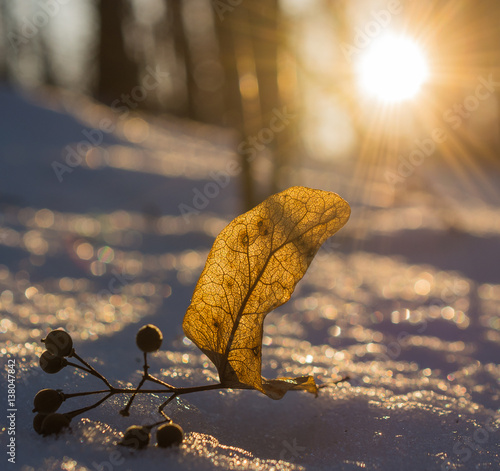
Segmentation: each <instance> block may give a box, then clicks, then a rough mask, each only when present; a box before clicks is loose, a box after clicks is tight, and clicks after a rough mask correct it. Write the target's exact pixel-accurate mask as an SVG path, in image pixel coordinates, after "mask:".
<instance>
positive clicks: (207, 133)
mask: <svg viewBox="0 0 500 471" xmlns="http://www.w3.org/2000/svg"><path fill="white" fill-rule="evenodd" d="M0 100H1V102H2V103H3V104H4V106H3V110H4V111H3V112H2V113H0V133H1V139H0V142H1V152H2V159H1V161H0V185H1V186H0V311H1V313H2V320H1V321H0V351H1V353H2V359H3V361H2V364H3V365H5V366H3V368H2V379H1V381H2V385H1V390H2V392H3V395H4V398H5V396H6V391H7V381H8V376H7V367H6V365H7V358H14V359H16V383H15V384H16V407H17V412H16V435H15V437H16V464H15V466H12V465H10V466H11V467H10V468H9V467H8V466H7V465H9V463H8V462H7V455H6V454H3V457H2V460H4V461H2V469H19V470H23V471H33V470H43V471H55V470H61V469H63V470H66V471H73V470H74V471H85V470H100V469H102V470H120V471H126V470H134V471H135V470H140V469H175V470H213V469H221V470H225V469H238V470H240V469H241V470H253V469H255V470H273V469H274V470H288V469H290V470H302V469H304V470H358V469H368V470H388V471H393V470H394V471H395V470H400V469H406V470H419V471H420V470H429V471H430V470H444V469H457V470H473V469H474V470H475V469H478V470H494V469H499V468H500V447H499V437H500V433H499V429H500V384H499V378H500V366H499V365H498V358H499V357H500V272H499V270H498V266H499V265H498V263H499V262H500V260H499V254H500V251H499V250H498V247H499V236H500V223H499V221H500V217H499V216H500V215H499V210H498V209H497V208H496V206H495V201H494V200H493V199H490V200H488V198H480V197H475V198H473V195H472V193H468V194H467V193H466V189H464V188H463V187H461V186H460V185H458V184H457V182H455V181H454V180H453V178H451V177H450V176H449V175H448V173H446V171H445V170H443V169H441V173H440V174H439V173H438V172H436V168H435V166H434V164H431V163H429V167H428V168H429V171H428V175H427V176H425V175H424V173H423V172H425V169H422V172H421V173H420V174H419V175H415V176H413V177H411V178H412V179H413V180H411V181H412V182H413V183H412V185H413V186H412V185H410V183H411V182H408V185H407V186H406V188H405V190H406V191H401V190H398V191H396V193H394V192H393V191H392V189H391V188H385V189H384V188H383V189H382V190H381V191H380V192H378V193H377V194H376V196H377V202H378V203H377V204H375V203H374V201H373V200H372V201H371V202H370V201H366V200H364V199H363V197H361V196H360V197H356V192H355V191H353V189H356V188H359V185H360V182H357V181H356V180H355V179H354V178H352V179H348V178H342V176H340V177H339V176H335V175H334V174H333V173H331V172H330V173H328V172H325V171H322V172H318V170H317V169H315V168H314V165H313V164H311V165H310V166H309V167H308V168H306V169H304V171H303V173H302V175H303V179H302V180H301V181H300V182H298V183H301V184H304V185H308V186H313V187H321V188H322V189H327V190H332V191H336V192H338V193H339V194H341V195H342V196H344V197H346V199H347V200H348V201H350V202H352V206H353V213H352V218H351V221H350V222H349V223H348V224H347V226H346V228H344V229H343V230H342V231H341V232H340V233H339V234H338V235H336V236H334V237H333V238H332V239H331V240H330V241H328V242H327V243H326V244H325V246H324V248H323V249H322V250H321V251H320V252H319V253H318V255H317V257H316V259H315V260H314V262H313V264H312V265H311V267H310V269H309V271H308V273H307V274H306V276H305V277H304V279H303V280H302V281H301V282H300V283H299V285H298V287H297V289H296V292H295V293H294V295H293V296H292V299H291V300H290V301H289V302H288V303H287V304H285V305H284V306H282V307H280V308H279V309H277V310H276V311H275V312H273V313H271V314H270V315H269V316H268V317H267V319H266V323H265V332H264V348H263V374H264V375H265V376H266V377H269V378H273V377H277V376H294V375H302V374H313V375H314V376H315V378H316V379H317V381H318V383H320V384H324V385H325V386H326V387H324V388H322V389H321V390H320V392H319V395H318V397H314V396H313V395H311V394H308V393H305V392H295V391H292V392H289V393H288V394H287V395H286V396H285V397H284V398H283V399H282V400H280V401H273V400H271V399H269V398H268V397H265V396H264V395H262V394H260V393H258V392H256V391H232V390H226V391H207V392H201V393H196V394H189V395H185V396H183V397H182V398H181V399H178V400H177V401H174V402H173V403H172V404H171V405H169V406H168V408H167V413H168V414H169V415H171V417H172V418H173V420H174V421H175V422H177V423H179V424H180V425H181V426H182V427H183V428H184V430H185V432H186V437H185V441H184V443H183V444H182V445H181V447H180V448H178V449H168V450H164V449H159V448H157V447H155V446H154V442H155V439H154V434H153V437H152V445H151V446H149V447H148V448H147V449H145V450H139V451H130V450H127V449H124V448H123V447H119V446H117V445H116V443H117V442H118V441H119V440H120V437H121V434H122V433H123V432H124V430H125V429H126V428H127V427H128V426H129V425H132V424H146V423H151V422H154V421H156V420H158V414H157V413H156V411H155V409H156V407H157V406H158V405H159V404H161V402H162V397H164V396H161V397H160V396H149V395H147V396H146V395H142V396H138V397H137V398H136V401H135V402H134V406H133V407H132V409H131V416H130V417H128V418H124V417H122V416H120V415H119V413H118V411H119V410H120V409H121V408H122V407H123V406H124V404H125V400H126V398H125V397H123V396H120V395H116V396H114V397H113V398H112V399H111V400H109V401H107V402H106V403H104V404H103V405H101V406H100V407H98V408H97V409H94V410H92V411H89V412H87V413H85V414H83V415H82V416H79V417H77V418H76V419H74V420H73V421H72V425H71V432H68V433H66V434H63V435H61V436H59V437H56V438H54V437H45V438H44V437H41V436H39V435H37V434H36V433H35V432H34V431H33V429H32V420H33V413H32V412H31V409H32V408H33V406H32V400H33V397H34V395H35V394H36V392H37V391H38V390H40V389H43V388H47V387H52V388H61V389H63V391H65V392H76V391H87V390H91V389H97V388H101V387H102V384H101V383H100V382H99V380H97V379H96V378H89V377H88V376H86V375H85V373H83V372H81V371H78V370H75V369H71V368H66V369H64V370H63V371H62V372H60V373H58V374H56V375H46V374H44V373H43V372H42V371H41V370H40V368H39V367H38V356H39V355H40V353H41V352H42V346H41V344H40V342H39V340H40V338H42V337H43V336H44V335H45V334H46V333H47V332H48V331H50V330H51V329H53V328H57V327H62V328H65V329H66V330H68V331H69V332H70V333H71V335H72V336H73V339H74V342H75V346H76V350H77V352H78V353H79V355H80V356H82V357H83V358H85V359H86V360H87V361H89V362H91V364H92V365H94V366H95V367H96V368H97V369H98V370H99V371H100V372H101V373H102V374H104V375H105V376H106V377H107V378H108V379H109V380H110V381H111V382H112V383H113V384H117V385H118V384H119V385H124V386H132V385H134V384H137V383H138V382H139V380H140V377H141V354H140V352H139V350H138V349H137V348H136V346H135V342H134V338H135V333H136V332H137V330H138V328H139V327H140V326H142V325H143V324H145V323H154V324H156V325H158V326H159V327H160V328H161V329H162V331H163V334H164V342H163V347H162V349H161V351H160V352H159V353H157V354H154V355H152V357H151V361H150V363H151V372H152V373H153V374H157V375H158V377H160V378H163V379H164V380H166V381H169V382H171V383H172V384H175V385H178V386H191V385H192V386H195V385H202V384H210V383H211V382H215V381H216V378H217V376H216V370H215V368H214V367H213V365H211V363H210V362H209V361H208V360H207V358H206V357H205V356H204V355H203V354H201V352H199V351H198V350H197V348H196V347H195V346H193V345H192V344H191V343H190V342H189V341H188V340H187V339H185V338H184V336H183V333H182V328H181V323H182V318H183V315H184V312H185V310H186V308H187V306H188V304H189V299H190V296H191V293H192V290H193V288H194V284H195V283H196V280H197V277H198V276H199V274H200V272H201V269H202V268H203V264H204V260H205V257H206V254H207V252H208V250H209V248H210V246H211V243H212V241H213V238H214V237H215V236H216V235H217V233H218V232H219V231H220V230H221V229H222V228H223V227H224V225H225V224H226V223H227V222H229V220H230V219H231V218H232V217H234V216H235V215H237V214H238V213H239V212H240V208H239V205H238V197H239V187H238V181H237V179H236V178H233V179H232V180H231V181H229V182H228V184H227V185H226V186H224V187H223V188H220V192H219V194H218V195H217V196H215V197H213V198H210V199H209V201H208V204H207V206H206V207H205V208H203V209H202V210H200V211H199V214H196V215H194V216H191V217H189V218H188V219H187V220H186V218H183V217H182V216H181V214H180V212H179V205H180V204H181V203H185V204H188V205H192V200H193V196H194V195H195V192H194V189H196V188H197V189H200V191H203V188H204V185H206V184H207V182H210V181H213V178H211V177H210V176H209V172H211V171H215V172H217V171H219V172H223V171H224V169H225V168H226V165H227V162H228V161H229V160H230V159H234V156H233V155H232V154H231V152H230V150H229V147H228V143H229V141H230V138H231V136H229V135H228V134H225V133H223V132H221V131H219V130H216V129H213V128H209V127H204V126H200V125H194V124H192V123H181V122H176V121H173V120H171V119H170V120H158V119H157V120H153V119H152V118H147V117H142V118H140V120H138V119H136V121H130V119H124V118H122V117H119V116H112V115H111V114H110V111H109V110H106V109H105V108H104V107H100V106H97V105H92V104H90V103H88V102H85V101H84V100H83V99H81V98H78V99H77V98H74V97H69V98H68V97H66V98H65V99H64V100H62V101H58V100H52V101H51V102H43V103H35V102H34V101H33V99H28V98H26V97H21V96H19V95H17V94H16V93H13V92H12V91H9V90H1V91H0ZM103 116H106V117H109V118H110V119H113V120H114V121H113V122H114V123H115V124H116V126H117V130H116V131H115V132H114V133H112V134H106V135H103V142H102V146H103V148H104V151H106V152H107V153H105V152H104V151H102V150H101V151H93V153H90V154H89V155H87V158H86V159H85V160H83V161H82V162H81V164H79V165H77V166H75V167H74V168H73V169H72V171H71V172H70V173H66V174H65V175H64V176H63V179H62V182H59V181H58V179H57V177H56V175H55V173H54V171H53V169H52V168H51V164H52V163H53V162H54V161H59V162H64V149H65V147H66V146H67V145H74V144H75V143H79V142H82V140H83V139H84V135H83V134H82V130H85V129H87V130H90V129H94V128H95V122H96V120H97V122H98V120H99V119H101V118H102V117H103ZM127 123H128V124H127ZM145 123H146V126H145ZM127 129H128V131H127ZM130 129H132V131H133V132H131V131H130ZM145 129H146V130H147V132H144V130H145ZM27 130H29V132H28V131H27ZM134 132H135V134H134ZM141 132H142V133H143V139H142V140H141V139H138V138H137V135H138V133H139V135H140V134H141ZM28 136H29V138H28ZM131 138H133V139H131ZM138 141H140V142H138ZM99 152H100V153H99ZM342 171H344V172H346V173H345V174H344V176H345V175H348V171H349V169H348V168H347V167H346V168H343V169H342ZM429 175H430V176H429ZM436 175H442V178H438V177H436ZM425 178H431V179H432V178H434V179H435V181H433V186H434V187H435V188H438V189H436V191H430V190H429V189H428V188H427V187H426V185H425V184H420V185H419V184H417V182H419V179H422V180H423V181H427V180H425ZM492 178H493V183H494V184H495V180H494V178H498V175H492ZM496 181H497V182H498V180H496ZM381 188H382V187H381ZM443 194H444V195H446V198H444V197H443ZM385 200H390V201H392V204H390V205H387V204H379V203H380V201H385ZM443 202H445V203H443ZM111 295H113V296H111ZM344 376H348V377H349V379H348V380H346V381H344V382H341V383H338V384H336V385H334V384H333V382H334V381H336V380H338V379H340V378H342V377H344ZM79 399H80V400H79ZM90 403H92V400H91V399H89V398H74V399H71V400H68V401H67V402H65V403H64V404H63V406H62V407H61V410H62V411H63V412H64V411H70V410H74V409H76V408H79V407H83V406H84V405H87V404H90ZM3 404H6V402H5V400H4V401H3ZM4 407H5V406H4ZM5 410H6V407H5V409H4V412H2V414H6V412H5ZM2 424H4V421H2ZM8 439H9V436H8V429H7V427H6V425H2V429H1V440H2V449H3V450H5V447H6V445H7V443H8ZM3 463H5V466H4V464H3Z"/></svg>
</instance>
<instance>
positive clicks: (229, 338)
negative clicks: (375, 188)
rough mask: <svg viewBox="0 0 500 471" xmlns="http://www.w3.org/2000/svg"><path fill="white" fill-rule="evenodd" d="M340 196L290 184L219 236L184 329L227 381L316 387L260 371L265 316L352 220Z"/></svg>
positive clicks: (268, 390) (277, 390)
mask: <svg viewBox="0 0 500 471" xmlns="http://www.w3.org/2000/svg"><path fill="white" fill-rule="evenodd" d="M349 215H350V208H349V204H348V203H347V202H346V201H345V200H343V199H342V198H341V197H340V196H339V195H337V194H335V193H331V192H327V191H322V190H313V189H310V188H305V187H299V186H296V187H292V188H289V189H288V190H285V191H283V192H281V193H277V194H275V195H272V196H270V197H269V198H267V199H266V200H265V201H263V202H262V203H261V204H259V205H258V206H256V207H255V208H253V209H252V210H250V211H248V212H247V213H245V214H242V215H241V216H238V217H237V218H236V219H234V220H233V221H232V222H231V223H230V224H229V225H228V226H226V228H224V229H223V230H222V232H221V233H220V234H219V235H218V236H217V238H216V239H215V242H214V245H213V247H212V249H211V251H210V253H209V254H208V258H207V262H206V264H205V268H204V269H203V272H202V274H201V276H200V279H199V280H198V283H197V285H196V288H195V290H194V293H193V298H192V301H191V305H190V306H189V308H188V310H187V312H186V315H185V316H184V322H183V328H184V332H185V334H186V336H187V337H188V338H190V339H191V340H192V341H193V342H194V343H195V344H196V345H197V346H198V347H199V348H200V349H201V350H202V351H203V352H204V353H205V354H206V355H207V356H208V357H209V358H210V360H212V362H213V363H214V364H215V366H216V367H217V370H218V372H219V377H220V381H221V383H222V384H223V385H224V386H226V387H228V388H240V389H257V390H259V391H261V392H262V393H264V394H266V395H268V396H269V397H271V398H273V399H280V398H281V397H283V395H284V394H285V393H286V391H288V390H290V389H305V390H307V391H310V392H313V393H316V392H317V388H316V384H315V383H314V380H313V379H312V377H310V376H304V377H299V378H278V379H274V380H266V379H264V378H262V377H261V350H262V332H263V323H264V318H265V316H266V315H267V313H269V312H270V311H272V310H273V309H275V308H276V307H278V306H280V305H281V304H283V303H285V302H286V301H288V299H290V296H291V294H292V293H293V290H294V289H295V285H296V284H297V283H298V281H299V280H300V279H301V278H302V277H303V276H304V274H305V272H306V270H307V268H308V267H309V264H310V263H311V261H312V259H313V258H314V256H315V255H316V252H317V251H318V249H319V247H320V246H321V244H322V243H323V242H324V241H325V240H326V239H327V238H328V237H330V236H332V235H333V234H334V233H335V232H337V231H338V230H339V229H340V228H341V227H342V226H344V224H345V223H346V222H347V220H348V219H349Z"/></svg>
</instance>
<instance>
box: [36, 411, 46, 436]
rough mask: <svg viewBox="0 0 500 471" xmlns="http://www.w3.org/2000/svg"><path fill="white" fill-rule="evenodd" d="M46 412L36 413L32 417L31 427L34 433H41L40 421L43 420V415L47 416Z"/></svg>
mask: <svg viewBox="0 0 500 471" xmlns="http://www.w3.org/2000/svg"><path fill="white" fill-rule="evenodd" d="M47 415H48V414H37V415H35V418H34V419H33V428H34V430H35V432H36V433H39V434H41V433H42V423H43V421H44V420H45V417H47Z"/></svg>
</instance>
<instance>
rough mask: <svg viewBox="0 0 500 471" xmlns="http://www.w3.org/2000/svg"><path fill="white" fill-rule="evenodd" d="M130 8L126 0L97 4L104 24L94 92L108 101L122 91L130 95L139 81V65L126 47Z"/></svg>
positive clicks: (101, 99) (101, 0) (100, 98)
mask: <svg viewBox="0 0 500 471" xmlns="http://www.w3.org/2000/svg"><path fill="white" fill-rule="evenodd" d="M128 8H129V2H128V1H127V0H99V4H98V15H99V19H100V22H101V28H100V35H99V46H98V47H99V51H98V59H97V61H98V80H97V86H96V92H95V95H96V97H97V98H98V99H99V100H100V101H102V102H103V103H106V104H108V105H109V104H110V102H112V101H113V100H116V99H121V97H122V95H129V94H130V92H131V91H132V89H133V88H134V87H135V86H136V85H138V66H137V64H136V63H135V62H134V61H133V60H132V59H131V58H130V56H129V55H128V54H127V51H126V49H125V41H124V34H125V31H124V28H123V20H124V18H125V17H126V16H127V14H128V13H129V12H128ZM136 106H138V103H137V102H135V103H134V107H136Z"/></svg>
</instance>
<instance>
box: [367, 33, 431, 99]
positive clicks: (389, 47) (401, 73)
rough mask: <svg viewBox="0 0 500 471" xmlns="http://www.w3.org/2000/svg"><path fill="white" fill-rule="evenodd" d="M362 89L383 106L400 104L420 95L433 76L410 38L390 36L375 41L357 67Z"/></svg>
mask: <svg viewBox="0 0 500 471" xmlns="http://www.w3.org/2000/svg"><path fill="white" fill-rule="evenodd" d="M357 75H358V81H359V85H360V87H361V89H362V90H363V91H364V92H365V93H367V94H368V95H370V96H372V97H373V98H376V99H378V100H380V101H383V102H393V103H394V102H400V101H404V100H408V99H411V98H413V97H415V96H416V95H417V93H418V92H419V90H420V88H421V86H422V85H423V84H424V83H425V82H426V80H427V78H428V76H429V69H428V66H427V61H426V58H425V56H424V54H423V52H422V50H421V49H420V47H419V46H418V44H417V43H416V42H415V41H413V40H412V39H410V38H407V37H404V36H396V35H392V34H391V35H386V36H384V37H381V38H377V39H375V40H374V41H373V42H372V43H371V44H370V46H369V47H368V48H367V49H366V51H364V53H363V54H362V56H361V57H360V60H359V63H358V67H357Z"/></svg>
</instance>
